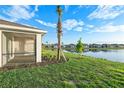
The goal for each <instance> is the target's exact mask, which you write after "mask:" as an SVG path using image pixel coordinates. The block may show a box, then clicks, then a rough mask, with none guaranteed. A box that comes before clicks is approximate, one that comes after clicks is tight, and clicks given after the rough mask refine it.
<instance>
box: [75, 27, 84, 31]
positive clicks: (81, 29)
mask: <svg viewBox="0 0 124 93" xmlns="http://www.w3.org/2000/svg"><path fill="white" fill-rule="evenodd" d="M73 30H74V31H78V32H81V31H83V27H76V28H75V29H73Z"/></svg>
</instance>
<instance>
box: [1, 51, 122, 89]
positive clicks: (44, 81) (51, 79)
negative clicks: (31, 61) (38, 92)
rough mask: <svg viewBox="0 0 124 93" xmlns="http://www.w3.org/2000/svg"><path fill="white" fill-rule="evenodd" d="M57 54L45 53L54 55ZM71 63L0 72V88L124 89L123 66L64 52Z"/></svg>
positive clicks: (45, 52) (45, 53)
mask: <svg viewBox="0 0 124 93" xmlns="http://www.w3.org/2000/svg"><path fill="white" fill-rule="evenodd" d="M56 53H57V52H56V51H52V50H44V51H43V55H47V56H51V55H52V56H54V55H56ZM65 56H66V57H69V61H68V62H65V63H64V62H63V63H58V64H49V65H46V66H42V67H29V68H21V69H14V70H10V71H6V72H3V71H0V87H6V88H7V87H8V88H11V87H25V88H27V87H30V88H31V87H42V88H44V87H48V88H55V87H57V88H61V87H62V88H64V87H66V88H67V87H69V88H70V87H74V88H76V87H78V88H79V87H81V88H110V87H115V88H123V87H124V63H119V62H112V61H108V60H104V59H100V58H94V57H88V56H80V55H78V54H72V53H65Z"/></svg>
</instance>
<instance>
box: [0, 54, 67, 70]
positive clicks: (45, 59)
mask: <svg viewBox="0 0 124 93" xmlns="http://www.w3.org/2000/svg"><path fill="white" fill-rule="evenodd" d="M67 61H69V58H67ZM63 62H65V61H64V59H63V58H61V59H60V61H57V60H56V58H55V57H50V58H48V57H47V56H44V57H42V62H39V63H35V62H34V63H30V64H20V65H16V66H14V65H12V66H4V67H1V68H0V71H8V70H12V69H19V68H29V67H39V66H45V65H48V64H58V63H63Z"/></svg>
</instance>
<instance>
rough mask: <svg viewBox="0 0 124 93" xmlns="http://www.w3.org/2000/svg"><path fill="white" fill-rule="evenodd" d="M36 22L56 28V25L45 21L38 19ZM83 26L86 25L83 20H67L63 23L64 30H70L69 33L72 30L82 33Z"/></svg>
mask: <svg viewBox="0 0 124 93" xmlns="http://www.w3.org/2000/svg"><path fill="white" fill-rule="evenodd" d="M35 21H37V22H38V23H40V24H42V25H44V26H48V27H52V28H56V24H55V23H50V22H45V21H42V20H38V19H36V20H35ZM83 25H84V22H83V21H82V20H76V19H67V20H65V21H63V23H62V28H63V29H65V30H68V31H70V30H74V31H82V29H83Z"/></svg>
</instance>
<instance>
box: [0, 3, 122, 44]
mask: <svg viewBox="0 0 124 93" xmlns="http://www.w3.org/2000/svg"><path fill="white" fill-rule="evenodd" d="M61 7H62V9H63V15H62V23H63V37H62V41H63V43H65V44H69V43H76V42H77V40H78V39H79V38H80V37H82V41H83V42H84V43H124V6H97V5H96V6H95V5H90V6H88V5H80V6H79V5H78V6H68V5H65V6H64V5H63V6H61ZM0 19H4V20H9V21H13V22H17V23H20V24H25V25H30V26H34V27H38V28H40V29H43V30H46V31H47V34H46V35H45V36H44V38H43V42H44V43H45V42H46V41H48V42H49V43H57V36H56V35H57V33H56V32H57V30H56V23H57V13H56V6H54V5H49V6H45V5H41V6H38V5H32V6H29V5H23V6H2V5H1V6H0Z"/></svg>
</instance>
